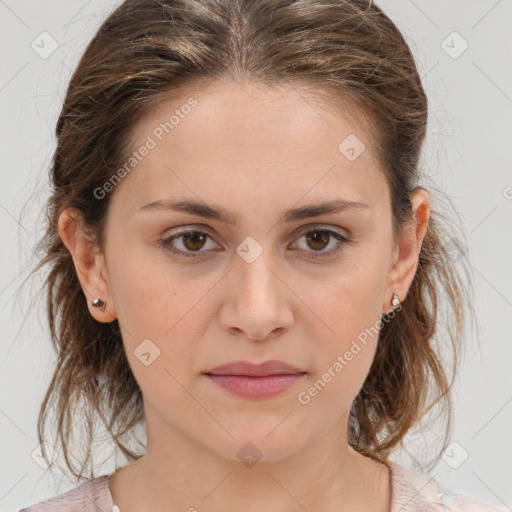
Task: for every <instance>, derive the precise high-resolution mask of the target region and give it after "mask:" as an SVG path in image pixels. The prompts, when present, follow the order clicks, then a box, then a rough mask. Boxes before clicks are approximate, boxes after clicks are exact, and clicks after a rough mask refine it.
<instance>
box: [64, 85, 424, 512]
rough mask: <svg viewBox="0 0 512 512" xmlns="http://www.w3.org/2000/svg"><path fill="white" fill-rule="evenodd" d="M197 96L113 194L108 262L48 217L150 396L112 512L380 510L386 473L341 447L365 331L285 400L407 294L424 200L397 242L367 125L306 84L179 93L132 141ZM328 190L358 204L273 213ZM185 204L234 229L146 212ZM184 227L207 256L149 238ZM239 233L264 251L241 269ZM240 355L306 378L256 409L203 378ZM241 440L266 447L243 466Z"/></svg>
mask: <svg viewBox="0 0 512 512" xmlns="http://www.w3.org/2000/svg"><path fill="white" fill-rule="evenodd" d="M217 85H220V84H217ZM191 91H193V95H194V97H195V98H196V99H197V101H198V105H197V106H196V107H195V108H194V109H192V111H191V113H190V114H188V115H187V116H185V117H184V119H182V120H180V123H179V124H178V125H177V126H176V127H175V128H174V130H173V131H172V132H171V133H170V134H169V135H166V136H165V137H164V138H163V139H162V141H161V142H159V143H158V145H157V146H156V147H155V148H154V149H152V150H151V151H150V152H149V154H148V155H147V156H146V157H145V158H144V159H143V160H142V161H141V162H140V163H139V164H138V165H137V167H136V169H135V170H134V171H133V172H131V173H130V174H129V175H127V176H126V177H124V178H123V180H122V181H121V183H119V184H118V185H117V186H116V188H115V190H114V191H113V192H112V193H111V194H112V196H111V197H110V200H111V203H110V206H109V216H108V221H107V225H106V247H105V251H104V252H103V253H102V252H100V251H99V250H98V248H97V247H96V246H95V244H94V241H93V240H92V239H91V238H89V237H88V236H87V235H86V234H85V231H84V230H83V229H82V228H81V225H80V223H79V222H75V221H74V220H73V218H75V219H79V216H78V215H79V212H76V211H73V210H72V209H68V210H66V211H64V212H63V213H62V214H61V216H60V218H59V233H60V236H61V237H62V240H63V241H64V243H65V245H66V246H67V248H68V250H69V251H70V253H71V254H72V255H73V259H74V262H75V267H76V270H77V275H78V277H79V279H80V283H81V285H82V288H83V291H84V294H85V296H86V297H87V301H88V303H89V304H90V302H91V300H92V299H93V298H95V297H100V298H102V300H104V301H106V303H107V307H106V309H105V311H103V312H102V311H101V310H99V309H98V308H94V307H92V306H90V313H91V315H93V317H94V318H95V319H96V320H97V321H98V322H109V321H111V320H113V319H114V318H118V319H119V322H120V325H121V328H122V336H123V343H124V346H125V349H126V354H127V357H128V360H129V363H130V365H131V368H132V370H133V373H134V375H135V378H136V379H137V381H138V383H139V385H140V387H141V390H142V392H143V395H144V407H145V414H146V430H147V452H146V454H145V455H144V456H142V457H141V458H140V459H139V460H138V461H137V462H134V463H131V464H129V465H128V466H125V467H124V468H121V469H118V470H117V471H116V473H115V474H114V475H113V476H112V477H111V479H110V489H111V492H112V495H113V498H114V502H115V503H116V504H117V505H118V506H119V507H120V510H121V512H135V511H141V510H153V511H164V510H165V511H168V510H176V511H177V510H190V511H192V510H196V509H197V510H199V511H206V510H207V511H209V512H220V511H226V510H237V509H239V510H246V511H248V512H252V511H261V510H265V511H266V512H277V511H279V512H288V511H289V512H295V511H299V510H303V509H306V510H311V511H313V510H322V511H325V512H329V511H337V512H339V511H352V512H354V511H360V510H372V511H381V512H384V511H389V509H390V496H391V495H390V492H391V487H390V485H391V483H390V473H389V469H388V467H387V466H386V465H384V464H379V463H377V462H375V461H373V460H371V459H370V458H368V457H364V456H362V455H360V454H358V453H357V452H355V451H354V450H352V449H351V448H350V447H349V445H348V441H347V425H348V414H349V409H350V405H351V403H352V401H353V400H354V398H355V397H356V395H357V394H358V391H359V389H360V388H361V386H362V384H363V382H364V380H365V378H366V376H367V374H368V371H369V368H370V365H371V362H372V359H373V356H374V353H375V348H376V344H377V336H373V337H371V336H370V337H369V338H368V342H367V344H366V346H364V347H363V349H362V350H361V351H360V352H358V354H357V355H355V356H354V358H353V359H352V360H351V361H350V362H348V364H346V366H344V368H343V370H342V371H341V372H339V373H337V374H336V377H334V378H332V379H331V381H330V382H329V383H328V384H327V385H326V386H325V387H324V388H323V389H322V390H321V392H319V393H318V394H317V395H316V396H315V397H313V398H312V399H311V401H310V402H309V403H308V404H306V405H303V404H301V403H299V401H298V398H297V397H298V394H299V393H300V392H302V391H305V390H307V389H308V388H309V387H310V386H311V385H312V384H313V383H314V382H315V381H317V380H318V379H319V378H321V377H322V374H324V373H325V372H326V371H327V369H328V368H329V367H332V366H333V363H334V362H335V361H336V360H337V357H338V356H339V355H343V354H344V353H345V352H346V351H347V350H348V349H349V348H350V346H351V343H352V342H353V340H355V339H356V338H357V336H358V334H359V333H361V332H363V331H364V330H365V328H366V329H368V328H370V327H371V326H375V325H378V321H379V319H380V318H381V314H382V313H385V312H389V311H390V309H391V303H390V301H391V299H392V296H393V293H396V294H397V295H398V297H399V299H400V300H401V301H403V300H404V298H405V297H406V295H407V292H408V290H409V287H410V285H411V283H412V280H413V278H414V274H415V272H416V268H417V265H418V258H419V251H420V248H421V244H422V241H423V238H424V235H425V231H426V227H427V223H428V217H429V206H430V199H429V194H428V193H427V191H426V190H424V189H422V188H418V189H415V190H414V191H413V193H412V194H411V201H412V202H413V206H414V210H415V214H414V217H413V219H412V220H413V221H412V223H411V224H410V225H409V227H407V229H404V231H403V232H402V234H401V236H400V239H399V240H398V242H397V243H396V244H394V243H393V239H392V232H391V205H390V196H389V188H388V186H387V183H386V181H385V179H384V176H383V175H382V173H381V172H380V171H379V163H378V162H377V160H376V157H375V153H374V150H373V145H372V141H371V140H370V139H369V137H368V136H367V130H366V129H365V127H366V124H365V123H366V121H365V118H364V116H363V115H362V114H361V115H360V116H359V120H360V122H358V123H355V122H354V120H353V116H348V115H344V113H343V110H342V109H338V110H336V109H334V108H332V107H333V105H330V107H328V106H327V105H326V104H324V103H323V102H321V101H315V97H314V95H313V94H312V93H311V91H309V93H308V90H307V89H306V88H302V89H301V88H300V87H299V88H297V87H288V86H287V87H284V86H283V87H281V88H279V89H275V88H272V89H271V88H269V87H268V86H262V85H256V84H254V83H249V82H226V83H223V84H222V87H218V86H210V87H208V88H203V89H196V90H193V89H187V91H186V92H184V93H183V98H182V99H179V98H178V99H176V98H174V99H173V100H172V101H168V102H165V103H163V104H162V105H160V106H159V108H158V109H157V110H156V111H154V112H152V113H150V115H148V116H147V117H146V118H145V119H144V120H143V121H141V122H140V123H139V124H138V125H137V126H136V127H135V130H134V132H133V139H132V140H133V142H134V144H133V147H134V149H136V148H139V147H140V146H141V145H142V144H143V143H144V141H145V140H146V137H147V136H148V135H149V134H151V132H152V131H153V130H154V128H155V127H156V126H158V125H159V123H160V122H162V121H164V120H167V119H169V117H170V115H171V114H172V112H173V111H174V109H176V108H180V106H181V105H183V104H185V103H186V101H187V99H188V98H189V97H190V96H191V95H192V93H191ZM346 112H348V105H347V110H346ZM350 134H356V135H357V136H358V137H359V139H360V140H362V141H363V142H364V144H365V145H366V150H365V151H363V153H362V154H361V155H360V156H359V157H358V158H357V159H356V160H354V161H349V160H348V159H347V158H346V157H345V156H344V155H343V154H342V153H341V152H340V151H339V150H338V145H339V144H340V142H341V141H343V140H344V139H345V138H346V137H347V136H348V135H350ZM339 198H343V199H347V200H355V201H361V202H364V203H367V204H368V205H369V208H367V209H347V210H344V211H341V212H337V213H330V214H323V215H321V216H319V217H315V218H307V219H302V220H298V221H293V222H291V223H286V222H279V218H280V216H281V214H282V212H283V211H284V210H287V209H289V208H294V207H298V206H304V205H306V204H308V205H309V204H316V203H319V202H322V201H327V200H331V199H339ZM183 199H191V200H199V201H204V202H205V203H208V204H210V205H216V206H222V207H224V208H227V209H229V210H230V211H232V212H234V213H236V214H237V215H238V216H239V217H240V225H239V226H232V225H229V224H226V223H225V222H222V221H219V220H212V219H208V218H204V217H199V216H196V215H192V214H187V213H181V212H173V211H156V210H151V211H141V207H142V206H144V205H146V204H148V203H151V202H153V201H157V200H183ZM313 226H317V227H318V229H321V228H323V229H332V230H334V231H337V232H338V233H340V234H342V235H344V236H348V237H349V238H350V239H351V240H352V241H351V242H350V243H345V244H344V246H343V249H342V250H341V252H339V253H337V254H334V255H331V256H329V257H324V258H322V257H318V254H319V252H320V253H321V252H324V253H328V252H329V251H330V250H332V249H335V248H336V247H337V243H338V242H337V240H336V238H334V237H332V236H331V237H330V238H327V240H326V241H325V242H324V243H323V245H322V242H318V240H317V241H316V243H315V241H314V240H310V239H308V237H306V236H304V232H305V231H306V229H307V228H309V227H313ZM183 227H187V228H196V229H197V230H202V231H203V232H205V233H207V234H208V235H209V237H208V238H206V240H204V241H203V242H202V243H200V242H199V243H198V242H197V241H196V242H195V243H191V242H190V241H188V245H186V244H187V242H186V241H185V239H184V238H183V237H181V238H177V239H175V240H174V242H173V243H170V245H173V246H174V247H175V248H176V249H178V250H182V251H187V250H188V251H189V253H190V252H193V251H194V249H196V251H200V252H201V251H202V253H201V254H200V255H199V257H197V258H193V257H186V256H181V257H180V256H175V255H172V254H170V253H169V252H167V251H166V250H165V248H164V247H163V246H162V245H161V241H162V240H163V239H165V238H168V237H169V236H170V235H173V234H176V233H177V232H178V231H179V230H180V229H182V228H183ZM317 236H318V235H317ZM246 237H252V238H253V239H254V240H255V241H256V242H257V243H258V244H259V245H260V246H261V248H262V250H263V252H262V254H261V255H260V256H259V257H258V258H257V259H256V260H255V261H253V262H251V263H248V262H247V261H246V260H244V259H243V258H242V257H240V256H239V254H238V253H237V252H236V248H237V246H239V244H241V242H242V241H244V240H245V239H246ZM320 240H321V239H320ZM219 248H220V250H215V249H219ZM397 314H399V313H397ZM147 338H149V339H150V340H151V341H152V343H154V345H155V346H157V347H158V349H159V350H160V355H159V357H157V358H156V359H155V360H154V361H153V362H152V363H151V364H150V365H148V366H146V365H144V364H142V363H141V361H140V360H139V359H138V358H137V356H136V355H135V354H134V350H135V349H136V348H137V347H138V346H139V344H140V343H141V342H142V340H144V339H147ZM240 359H244V360H249V361H253V362H261V361H265V360H268V359H280V360H284V361H286V362H288V363H290V364H293V365H295V366H298V367H299V368H301V369H302V370H303V371H305V372H307V373H306V375H305V376H304V377H303V378H302V380H301V381H300V382H299V383H297V384H296V385H294V386H293V387H292V388H291V389H290V390H288V391H286V392H284V393H283V394H281V395H278V396H276V397H273V398H269V399H263V400H258V399H247V398H241V397H237V396H235V395H232V394H230V393H228V392H227V391H225V390H224V389H222V388H220V387H218V386H217V385H216V384H214V383H212V382H211V381H210V380H209V379H208V378H207V377H206V376H205V375H204V374H203V372H205V371H208V370H210V369H212V368H213V367H215V366H217V365H219V364H222V363H226V362H229V361H233V360H240ZM248 442H250V443H252V444H253V445H254V446H256V447H257V449H258V450H259V452H260V453H261V459H260V460H259V461H257V463H256V464H255V465H253V466H252V467H248V466H246V465H245V464H243V463H242V462H241V461H240V459H239V458H238V456H237V452H238V451H239V450H240V449H241V448H242V447H243V446H244V445H245V444H246V443H248ZM301 507H303V508H301Z"/></svg>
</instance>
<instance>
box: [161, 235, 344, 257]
mask: <svg viewBox="0 0 512 512" xmlns="http://www.w3.org/2000/svg"><path fill="white" fill-rule="evenodd" d="M189 233H199V234H202V235H206V236H207V237H208V238H210V239H212V238H211V237H210V235H209V234H208V233H206V232H205V231H201V230H199V229H187V230H183V231H180V232H179V233H176V234H174V235H172V236H170V237H168V238H166V239H164V240H162V241H161V244H162V246H163V247H164V249H165V250H166V251H168V252H170V253H171V254H173V255H175V256H182V257H185V258H198V257H202V256H200V253H204V252H207V251H182V250H180V249H176V248H175V247H173V246H172V245H171V243H172V242H173V241H174V240H176V239H178V238H180V237H181V236H183V235H186V234H189ZM310 233H327V234H329V235H331V237H333V238H335V239H336V240H338V241H339V242H340V244H339V245H338V246H337V247H336V248H335V249H331V250H330V251H327V252H321V251H308V252H313V254H315V256H310V257H311V258H327V257H332V256H335V255H337V254H338V253H340V252H341V251H343V250H344V248H345V247H344V246H345V245H346V244H349V243H350V242H351V240H350V239H349V238H347V237H346V236H343V235H342V234H340V233H338V232H337V231H334V230H332V229H327V228H320V227H314V228H311V229H308V230H307V231H305V232H303V233H302V234H301V236H300V237H299V239H300V238H302V237H304V236H306V235H308V234H310ZM329 242H330V240H329Z"/></svg>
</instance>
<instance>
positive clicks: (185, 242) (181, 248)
mask: <svg viewBox="0 0 512 512" xmlns="http://www.w3.org/2000/svg"><path fill="white" fill-rule="evenodd" d="M209 240H210V243H211V246H210V247H208V241H209ZM161 244H162V246H163V248H164V249H165V250H166V251H168V252H170V253H171V254H173V255H176V256H185V257H192V258H196V257H199V256H202V254H203V253H206V252H209V250H208V249H213V250H218V249H219V248H220V246H218V245H217V244H215V243H214V242H213V240H212V238H211V236H210V235H209V234H208V233H205V232H204V231H200V230H198V229H194V230H192V229H189V230H185V231H181V232H179V233H177V234H175V235H172V236H170V237H169V238H166V239H165V240H162V241H161ZM203 249H204V250H203Z"/></svg>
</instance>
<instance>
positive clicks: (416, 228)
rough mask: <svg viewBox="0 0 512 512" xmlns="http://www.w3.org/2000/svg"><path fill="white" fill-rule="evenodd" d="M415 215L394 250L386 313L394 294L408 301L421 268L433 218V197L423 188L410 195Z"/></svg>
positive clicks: (384, 308)
mask: <svg viewBox="0 0 512 512" xmlns="http://www.w3.org/2000/svg"><path fill="white" fill-rule="evenodd" d="M409 198H410V200H411V203H412V206H413V215H412V219H411V222H410V223H408V224H406V225H405V226H404V227H403V229H402V233H401V234H400V237H399V240H398V241H397V244H396V246H395V249H394V251H393V258H392V259H393V263H392V267H391V269H390V271H389V279H388V288H387V289H386V296H385V297H384V305H383V313H385V312H389V310H390V308H391V306H390V304H391V299H392V296H393V293H396V294H397V295H398V298H399V300H400V302H403V301H404V300H405V297H406V296H407V293H408V291H409V288H410V286H411V284H412V281H413V279H414V276H415V274H416V270H417V268H418V263H419V256H420V251H421V245H422V244H423V239H424V238H425V234H426V232H427V226H428V221H429V219H430V195H429V193H428V192H427V191H426V190H425V189H424V188H422V187H417V188H415V189H414V190H413V191H412V192H411V194H410V196H409Z"/></svg>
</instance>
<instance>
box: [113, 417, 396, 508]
mask: <svg viewBox="0 0 512 512" xmlns="http://www.w3.org/2000/svg"><path fill="white" fill-rule="evenodd" d="M337 426H338V428H339V425H337ZM147 431H148V438H147V439H148V440H147V451H146V454H145V455H144V456H142V457H141V458H140V459H139V460H137V461H136V462H134V463H132V464H130V465H128V466H126V467H124V468H122V469H120V470H118V471H117V472H116V473H115V475H113V477H112V478H111V483H110V488H111V492H112V495H113V498H114V502H115V503H116V504H117V505H118V506H119V508H120V510H121V512H135V511H138V510H152V511H157V512H158V511H164V510H165V511H169V510H171V511H173V510H186V511H188V512H196V511H201V510H208V512H221V511H222V512H223V511H225V510H235V509H240V510H244V511H247V512H256V511H258V512H259V511H261V510H265V511H266V512H297V511H298V510H300V509H301V508H302V510H322V511H324V512H330V511H333V512H334V511H336V512H340V511H353V510H363V509H364V510H372V511H374V512H389V510H390V498H391V489H390V486H391V482H390V473H389V469H388V468H387V467H386V466H385V465H383V464H379V463H377V462H375V461H373V460H371V459H369V458H368V457H364V456H362V455H361V454H359V453H357V452H355V451H354V450H353V449H352V448H350V447H349V445H348V443H347V442H346V436H342V435H340V434H339V431H334V429H333V431H332V432H327V433H326V434H325V435H324V436H323V437H322V438H320V439H319V440H317V441H316V442H315V444H312V445H309V446H308V447H306V448H304V449H302V450H300V451H298V452H296V453H293V454H290V455H288V456H287V457H284V458H280V459H279V460H268V458H267V457H266V456H265V455H266V454H265V453H261V452H260V451H259V450H258V448H257V441H256V443H254V444H252V445H246V447H245V452H243V454H242V455H239V456H238V457H240V459H241V460H240V459H239V458H238V457H237V456H235V457H234V458H233V459H229V458H223V457H219V456H218V454H215V453H212V451H211V450H209V449H208V447H206V446H205V445H200V444H198V443H196V442H193V441H192V440H191V439H189V438H186V437H183V436H182V435H180V434H179V433H177V432H174V431H173V432H172V435H169V432H166V435H163V433H162V432H158V431H153V432H152V431H151V429H149V428H148V430H147ZM171 438H172V439H171ZM162 439H164V440H166V443H165V444H163V443H160V442H158V443H157V442H156V440H162ZM169 439H171V441H169ZM241 446H243V444H241ZM244 455H245V457H244ZM259 457H261V458H259Z"/></svg>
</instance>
